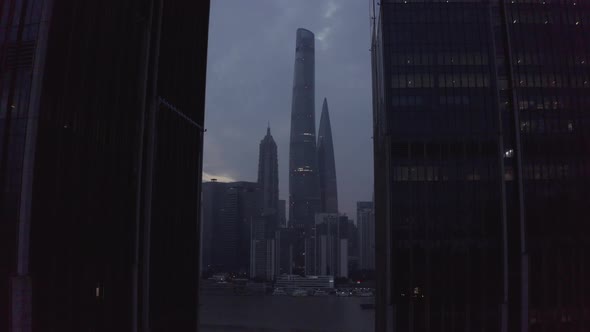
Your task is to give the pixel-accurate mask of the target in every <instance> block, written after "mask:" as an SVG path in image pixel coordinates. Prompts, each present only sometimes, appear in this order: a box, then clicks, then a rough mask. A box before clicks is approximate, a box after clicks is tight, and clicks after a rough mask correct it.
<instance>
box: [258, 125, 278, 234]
mask: <svg viewBox="0 0 590 332" xmlns="http://www.w3.org/2000/svg"><path fill="white" fill-rule="evenodd" d="M258 184H259V185H260V189H261V190H262V196H263V197H262V206H263V208H264V209H265V212H266V213H269V214H274V215H275V216H277V215H278V210H279V206H278V205H279V161H278V157H277V144H276V143H275V141H274V139H273V138H272V135H271V134H270V125H269V127H268V128H267V130H266V136H264V138H263V139H262V141H260V150H259V155H258ZM276 219H277V223H278V217H277V218H276ZM275 227H276V225H275Z"/></svg>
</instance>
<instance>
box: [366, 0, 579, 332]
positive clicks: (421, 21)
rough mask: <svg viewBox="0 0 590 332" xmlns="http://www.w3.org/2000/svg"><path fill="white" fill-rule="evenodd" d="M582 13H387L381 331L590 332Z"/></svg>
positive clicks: (383, 32)
mask: <svg viewBox="0 0 590 332" xmlns="http://www.w3.org/2000/svg"><path fill="white" fill-rule="evenodd" d="M589 14H590V4H588V3H587V2H582V1H451V2H448V3H447V2H445V1H440V2H438V1H437V2H424V1H411V0H408V1H405V0H388V1H381V3H380V11H379V13H378V15H377V16H376V18H375V20H376V24H375V25H374V35H373V45H372V57H373V58H372V60H373V79H374V85H373V97H374V98H373V105H374V112H373V117H374V148H375V208H376V226H375V228H376V230H375V234H376V255H377V256H376V257H377V261H376V267H377V274H376V275H377V285H378V291H377V293H376V294H377V297H376V309H377V310H376V330H377V331H379V332H380V331H442V330H445V331H454V330H458V329H461V330H468V331H475V330H486V331H582V330H585V329H588V327H589V326H590V319H589V316H588V312H589V311H590V303H589V301H590V288H588V286H587V282H586V281H585V280H586V279H588V273H587V271H586V270H587V266H588V263H587V262H588V253H589V252H590V245H589V242H588V238H589V229H590V227H589V224H588V223H587V222H585V220H587V219H588V216H589V215H590V204H588V203H589V202H590V201H589V200H588V197H589V191H590V186H589V177H590V174H589V169H590V166H589V165H590V164H589V161H590V159H589V158H590V157H589V156H590V144H589V140H588V132H590V122H589V121H588V115H587V112H586V110H587V109H588V107H589V106H590V99H589V97H588V95H589V92H590V81H589V74H590V70H589V68H590V67H589V66H588V61H590V59H589V58H588V56H589V54H590V52H589V43H588V36H589V35H590V25H589V23H590V22H588V18H589Z"/></svg>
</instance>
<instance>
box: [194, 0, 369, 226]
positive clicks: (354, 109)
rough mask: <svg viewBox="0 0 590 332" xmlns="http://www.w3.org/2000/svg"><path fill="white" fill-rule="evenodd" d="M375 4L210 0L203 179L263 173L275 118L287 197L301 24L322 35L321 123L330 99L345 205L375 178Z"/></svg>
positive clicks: (352, 211) (352, 212)
mask: <svg viewBox="0 0 590 332" xmlns="http://www.w3.org/2000/svg"><path fill="white" fill-rule="evenodd" d="M369 23H370V21H369V3H368V1H366V0H212V1H211V21H210V29H209V55H208V68H207V99H206V113H205V127H206V128H207V132H206V133H205V143H204V144H205V151H204V161H203V166H204V174H203V179H204V180H208V179H210V178H211V177H215V178H218V179H219V180H220V181H231V180H241V181H256V178H257V167H258V145H259V143H260V140H261V139H262V138H263V137H264V135H265V134H266V126H267V123H268V122H270V126H271V132H272V135H273V137H274V139H275V141H276V142H277V146H278V157H279V197H280V198H281V199H286V200H288V198H289V187H288V186H289V177H288V163H289V131H290V112H291V98H292V96H291V91H292V87H293V86H292V85H293V66H294V61H295V32H296V30H297V28H300V27H301V28H306V29H309V30H311V31H313V32H314V33H315V36H316V54H315V58H316V73H315V77H316V91H315V96H316V131H317V129H318V127H319V118H320V112H321V105H322V101H323V99H324V97H326V98H328V106H329V110H330V121H331V123H332V135H333V139H334V153H335V158H336V173H337V179H338V199H339V207H340V210H341V212H343V213H346V214H348V215H349V216H350V217H351V218H353V219H356V201H361V200H370V199H371V195H372V185H373V166H372V165H373V159H372V158H373V157H372V141H371V136H372V127H371V123H372V119H371V116H372V115H371V71H370V52H369V47H370V33H369Z"/></svg>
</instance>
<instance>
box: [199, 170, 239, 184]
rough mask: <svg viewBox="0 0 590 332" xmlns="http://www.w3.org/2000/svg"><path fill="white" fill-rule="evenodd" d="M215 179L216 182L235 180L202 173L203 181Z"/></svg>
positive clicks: (229, 177) (227, 176)
mask: <svg viewBox="0 0 590 332" xmlns="http://www.w3.org/2000/svg"><path fill="white" fill-rule="evenodd" d="M212 179H216V180H217V182H235V181H236V180H235V179H234V178H232V177H231V176H229V175H221V174H219V175H214V174H210V173H207V172H203V181H211V180H212Z"/></svg>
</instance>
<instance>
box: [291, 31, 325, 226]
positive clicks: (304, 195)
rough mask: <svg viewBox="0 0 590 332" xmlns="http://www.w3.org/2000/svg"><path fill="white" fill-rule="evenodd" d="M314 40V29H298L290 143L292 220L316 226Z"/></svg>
mask: <svg viewBox="0 0 590 332" xmlns="http://www.w3.org/2000/svg"><path fill="white" fill-rule="evenodd" d="M314 44H315V42H314V34H313V33H312V32H311V31H309V30H306V29H297V38H296V43H295V68H294V75H293V99H292V105H291V138H290V144H289V204H290V205H289V223H290V224H292V225H294V226H295V227H300V228H311V227H313V224H314V214H315V213H316V212H317V211H319V204H320V195H319V178H318V175H319V174H318V168H317V151H316V135H315V51H314Z"/></svg>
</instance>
